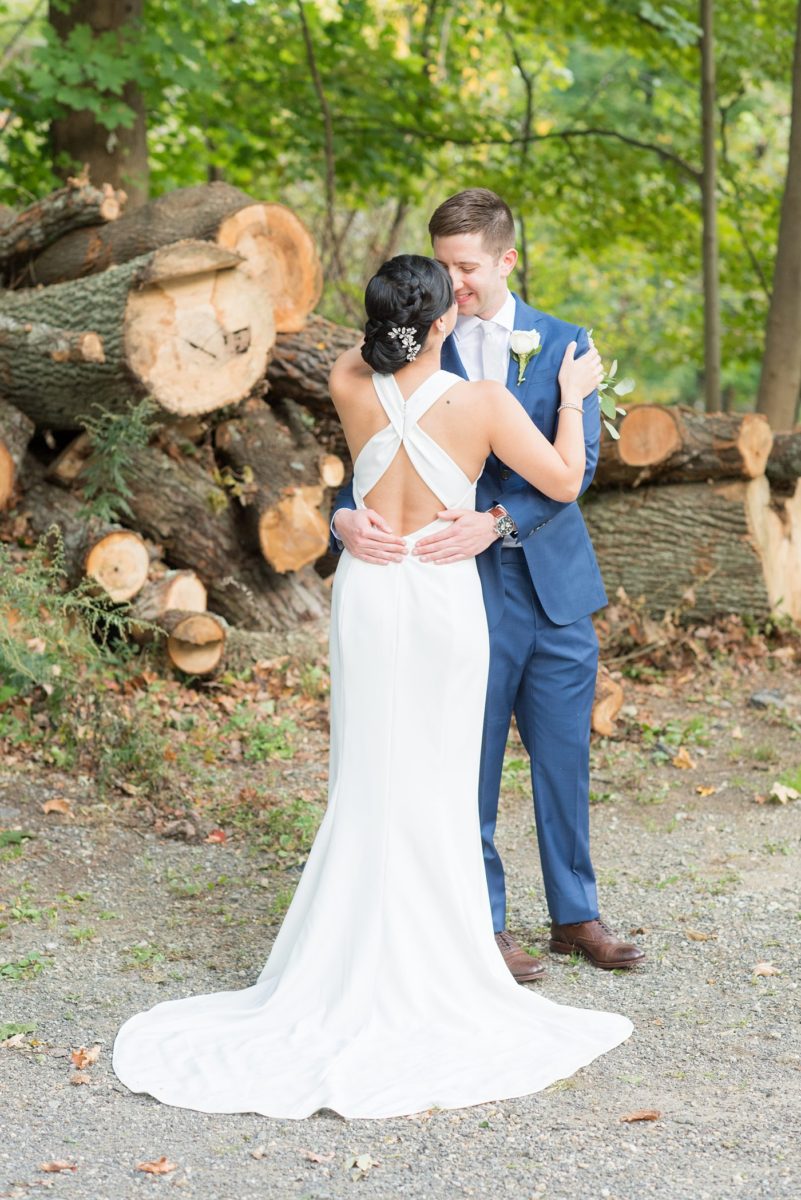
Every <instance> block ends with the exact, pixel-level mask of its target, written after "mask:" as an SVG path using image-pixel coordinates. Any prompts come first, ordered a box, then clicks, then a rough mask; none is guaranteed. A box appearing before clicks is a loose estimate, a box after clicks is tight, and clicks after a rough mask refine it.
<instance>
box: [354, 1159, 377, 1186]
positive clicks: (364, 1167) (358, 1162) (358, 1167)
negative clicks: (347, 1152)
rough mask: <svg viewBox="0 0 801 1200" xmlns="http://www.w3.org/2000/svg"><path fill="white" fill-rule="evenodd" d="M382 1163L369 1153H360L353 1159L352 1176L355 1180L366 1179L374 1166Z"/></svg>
mask: <svg viewBox="0 0 801 1200" xmlns="http://www.w3.org/2000/svg"><path fill="white" fill-rule="evenodd" d="M380 1165H381V1164H380V1163H379V1162H377V1161H376V1159H374V1158H372V1157H371V1156H370V1155H369V1154H359V1155H358V1157H356V1158H354V1159H351V1164H350V1166H351V1172H350V1177H351V1179H353V1180H356V1179H366V1178H367V1176H368V1175H369V1174H370V1172H371V1171H372V1169H373V1167H378V1166H380Z"/></svg>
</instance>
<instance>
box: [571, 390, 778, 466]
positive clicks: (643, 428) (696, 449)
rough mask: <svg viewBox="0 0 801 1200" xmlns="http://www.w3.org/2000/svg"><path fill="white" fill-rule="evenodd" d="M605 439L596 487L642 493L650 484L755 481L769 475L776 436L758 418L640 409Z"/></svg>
mask: <svg viewBox="0 0 801 1200" xmlns="http://www.w3.org/2000/svg"><path fill="white" fill-rule="evenodd" d="M619 432H620V437H619V439H618V440H617V441H614V440H613V439H612V438H609V437H604V438H603V440H602V442H601V453H600V456H599V459H598V467H597V469H596V472H595V479H594V482H595V484H596V485H598V486H600V487H608V486H611V485H613V484H624V485H630V486H632V487H638V486H639V485H640V484H642V483H645V482H646V481H649V480H656V479H659V480H660V482H662V483H665V482H673V483H678V482H681V483H690V482H694V481H702V480H707V479H754V478H755V477H756V476H757V475H761V474H763V472H764V470H765V464H766V462H767V461H768V455H769V453H770V449H771V445H772V444H773V434H772V433H771V431H770V426H769V425H768V423H767V421H766V420H765V418H764V417H763V416H760V415H758V414H756V413H745V414H744V415H743V414H739V415H734V414H730V413H699V412H696V411H695V409H692V408H683V407H682V408H667V407H665V406H664V405H661V404H637V405H634V406H633V407H632V408H630V409H629V411H628V414H627V415H626V416H625V417H624V418H623V420H622V421H621V423H620V427H619Z"/></svg>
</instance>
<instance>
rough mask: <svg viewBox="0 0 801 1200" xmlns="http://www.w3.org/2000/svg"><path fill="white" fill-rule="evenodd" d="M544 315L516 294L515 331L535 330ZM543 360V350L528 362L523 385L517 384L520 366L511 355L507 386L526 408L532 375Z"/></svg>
mask: <svg viewBox="0 0 801 1200" xmlns="http://www.w3.org/2000/svg"><path fill="white" fill-rule="evenodd" d="M543 316H544V314H543V313H541V312H537V310H536V308H531V306H530V305H528V304H526V303H524V301H522V300H521V299H520V297H519V296H518V295H516V294H515V324H514V327H515V329H535V328H536V327H537V326H538V325H539V323H540V321H541V320H542V318H543ZM541 359H542V350H540V352H539V354H535V355H534V357H533V358H530V359H529V360H528V364H527V366H526V371H525V379H524V380H523V382H522V383H521V384H518V382H517V376H518V373H519V369H520V368H519V364H518V361H517V359H516V358H513V357H512V355H511V353H510V354H509V371H508V373H507V376H506V386H507V387H508V389H509V391H510V392H511V393H512V395H513V396H517V398H518V400H519V401H520V402H521V404H522V405H523V406H524V407H526V393H527V392H528V388H529V385H530V382H531V377H532V375H534V374H535V372H536V371H537V369H538V367H539V365H540V360H541Z"/></svg>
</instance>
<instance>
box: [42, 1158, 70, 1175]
mask: <svg viewBox="0 0 801 1200" xmlns="http://www.w3.org/2000/svg"><path fill="white" fill-rule="evenodd" d="M39 1170H40V1171H49V1172H50V1173H51V1174H53V1173H54V1172H56V1171H77V1170H78V1167H77V1166H76V1164H75V1163H70V1162H65V1161H64V1160H63V1159H62V1158H56V1159H54V1160H53V1162H46V1163H39Z"/></svg>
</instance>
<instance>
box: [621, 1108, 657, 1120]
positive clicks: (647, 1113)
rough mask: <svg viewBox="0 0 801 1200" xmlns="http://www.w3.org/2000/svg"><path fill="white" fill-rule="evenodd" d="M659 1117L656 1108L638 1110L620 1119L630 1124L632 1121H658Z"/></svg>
mask: <svg viewBox="0 0 801 1200" xmlns="http://www.w3.org/2000/svg"><path fill="white" fill-rule="evenodd" d="M661 1116H662V1114H661V1112H660V1111H659V1109H658V1108H638V1109H637V1111H636V1112H631V1113H626V1115H625V1117H621V1118H620V1119H621V1121H626V1122H627V1123H628V1124H631V1122H632V1121H658V1120H659V1118H660V1117H661Z"/></svg>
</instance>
